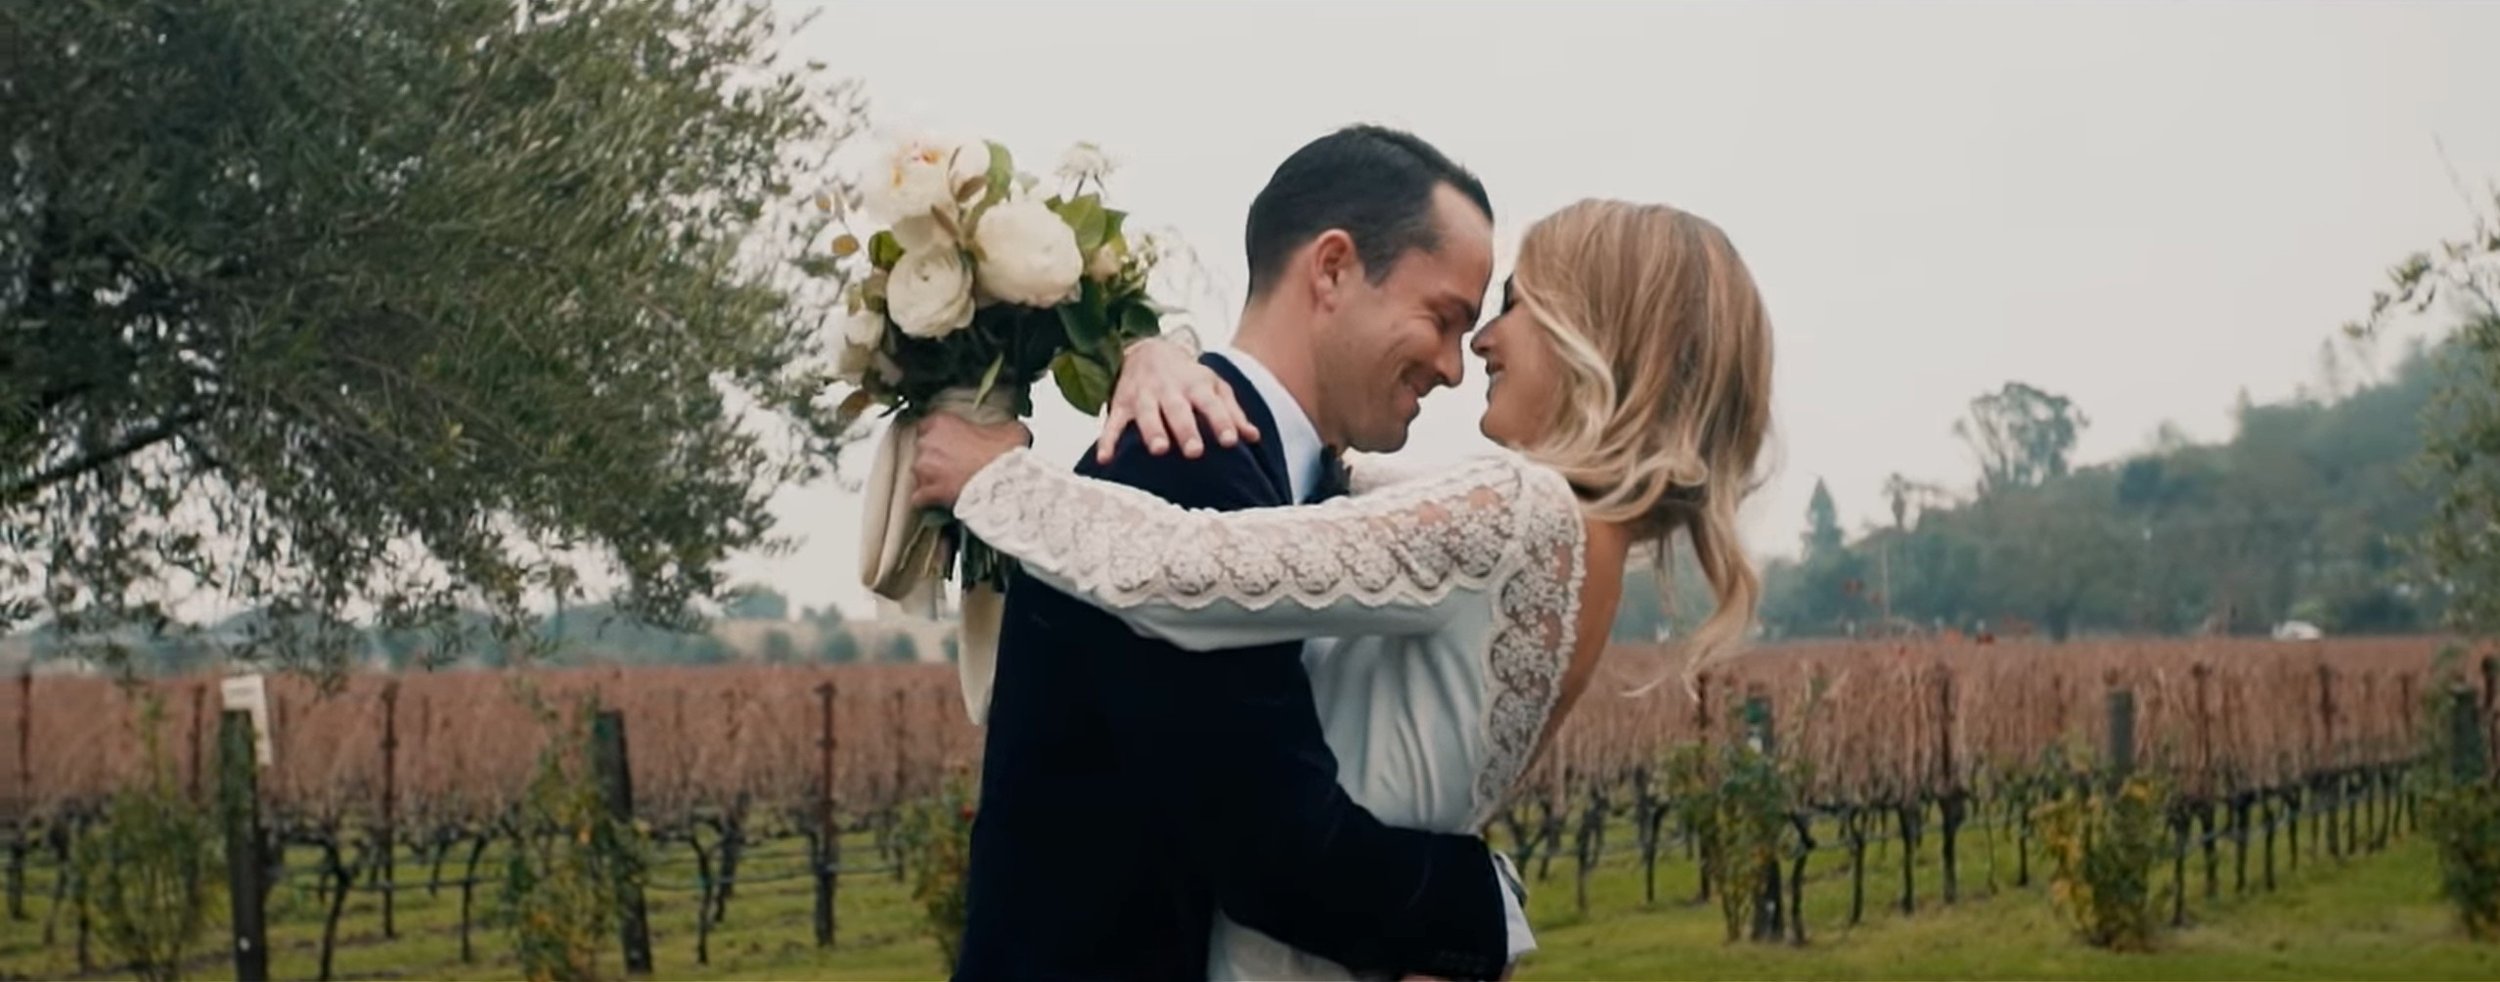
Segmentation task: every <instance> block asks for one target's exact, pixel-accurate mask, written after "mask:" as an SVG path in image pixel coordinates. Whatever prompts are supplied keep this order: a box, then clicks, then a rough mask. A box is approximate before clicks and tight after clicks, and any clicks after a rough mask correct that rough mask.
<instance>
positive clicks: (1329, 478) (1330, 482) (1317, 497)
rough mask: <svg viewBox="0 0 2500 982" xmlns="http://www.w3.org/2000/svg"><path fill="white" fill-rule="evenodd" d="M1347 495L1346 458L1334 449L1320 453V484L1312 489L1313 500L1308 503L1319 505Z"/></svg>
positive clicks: (1326, 449)
mask: <svg viewBox="0 0 2500 982" xmlns="http://www.w3.org/2000/svg"><path fill="white" fill-rule="evenodd" d="M1345 493H1346V468H1345V458H1344V457H1343V456H1341V455H1339V454H1338V453H1337V450H1336V448H1334V447H1329V448H1325V449H1322V450H1321V451H1320V453H1319V482H1318V483H1317V484H1316V485H1314V486H1313V487H1312V488H1311V500H1310V501H1309V502H1307V503H1308V504H1318V503H1320V502H1322V501H1326V500H1328V499H1330V498H1334V497H1337V496H1339V495H1342V494H1345Z"/></svg>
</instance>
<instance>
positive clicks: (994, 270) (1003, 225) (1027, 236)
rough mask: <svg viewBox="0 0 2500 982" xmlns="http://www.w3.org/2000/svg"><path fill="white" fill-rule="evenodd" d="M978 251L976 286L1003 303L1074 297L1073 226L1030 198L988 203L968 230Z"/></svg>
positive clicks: (1079, 263)
mask: <svg viewBox="0 0 2500 982" xmlns="http://www.w3.org/2000/svg"><path fill="white" fill-rule="evenodd" d="M972 241H973V244H974V245H975V246H976V247H978V251H979V252H980V255H981V268H980V273H979V276H980V281H981V289H982V290H984V291H986V292H988V293H989V294H990V295H991V296H994V297H997V298H998V299H1000V300H1004V301H1006V302H1008V303H1013V304H1022V305H1024V306H1027V307H1054V306H1057V305H1059V304H1061V303H1063V302H1065V301H1067V299H1068V298H1069V297H1072V296H1075V295H1076V289H1077V287H1076V281H1077V277H1078V276H1080V275H1082V274H1083V273H1084V272H1085V257H1084V256H1083V255H1082V254H1079V253H1078V252H1077V251H1076V230H1075V229H1072V228H1069V227H1068V223H1067V222H1066V221H1064V220H1062V219H1060V217H1059V215H1058V213H1056V212H1053V211H1051V210H1050V208H1049V207H1048V206H1045V205H1043V204H1042V203H1041V202H1039V201H1034V200H1032V199H1030V198H1026V199H1021V200H1017V201H1009V202H1004V203H1001V204H999V205H997V206H995V207H992V208H991V209H990V210H989V212H988V213H986V214H984V215H982V216H981V224H980V227H979V228H976V229H974V230H973V232H972Z"/></svg>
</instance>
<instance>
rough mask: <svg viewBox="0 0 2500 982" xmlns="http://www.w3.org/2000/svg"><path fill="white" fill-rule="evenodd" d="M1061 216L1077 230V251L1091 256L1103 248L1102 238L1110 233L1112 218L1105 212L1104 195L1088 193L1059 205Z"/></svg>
mask: <svg viewBox="0 0 2500 982" xmlns="http://www.w3.org/2000/svg"><path fill="white" fill-rule="evenodd" d="M1059 218H1060V220H1062V221H1065V222H1067V223H1068V227H1069V228H1072V229H1075V230H1076V251H1077V253H1078V254H1079V255H1086V256H1090V255H1093V254H1094V250H1096V249H1099V248H1102V240H1103V238H1104V237H1105V236H1107V235H1109V234H1110V229H1111V218H1110V216H1109V215H1106V214H1104V213H1103V209H1102V196H1101V195H1098V194H1088V195H1083V196H1080V197H1078V198H1077V199H1076V200H1074V201H1070V202H1068V203H1067V204H1064V205H1061V206H1059Z"/></svg>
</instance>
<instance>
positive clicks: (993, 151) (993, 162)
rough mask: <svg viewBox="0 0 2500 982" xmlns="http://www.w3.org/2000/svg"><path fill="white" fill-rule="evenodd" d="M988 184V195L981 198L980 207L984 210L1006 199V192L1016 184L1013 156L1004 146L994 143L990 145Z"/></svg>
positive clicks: (1014, 159)
mask: <svg viewBox="0 0 2500 982" xmlns="http://www.w3.org/2000/svg"><path fill="white" fill-rule="evenodd" d="M989 182H990V190H989V193H988V194H985V195H982V196H981V207H982V208H985V209H986V208H988V207H989V206H991V205H994V204H997V203H998V200H999V199H1001V198H1004V197H1006V196H1007V190H1008V189H1009V188H1011V187H1013V186H1015V183H1016V158H1015V155H1013V154H1010V153H1008V152H1007V148H1006V147H1005V146H1003V145H1001V144H998V143H995V142H993V143H991V144H990V174H989Z"/></svg>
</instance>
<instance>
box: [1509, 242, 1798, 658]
mask: <svg viewBox="0 0 2500 982" xmlns="http://www.w3.org/2000/svg"><path fill="white" fill-rule="evenodd" d="M1511 289H1512V290H1513V294H1514V299H1515V301H1516V302H1517V303H1518V304H1520V305H1522V306H1524V307H1525V308H1527V312H1528V314H1529V315H1530V317H1531V319H1532V320H1533V321H1534V322H1535V323H1537V324H1538V325H1540V326H1541V327H1542V328H1543V329H1544V331H1545V333H1546V335H1547V337H1548V338H1549V339H1550V340H1551V341H1552V342H1553V346H1554V350H1555V352H1556V354H1557V356H1558V358H1557V360H1558V361H1559V362H1560V364H1561V366H1562V373H1563V382H1562V385H1561V391H1560V392H1559V393H1557V398H1556V399H1555V400H1554V403H1553V406H1554V409H1553V415H1552V417H1551V419H1550V420H1548V425H1547V426H1546V427H1545V430H1544V433H1543V435H1542V436H1540V437H1539V438H1537V439H1536V440H1535V441H1534V442H1533V444H1532V445H1530V446H1527V447H1523V448H1521V451H1522V452H1523V453H1525V454H1526V455H1527V456H1529V457H1530V458H1531V459H1534V460H1537V461H1538V462H1540V463H1543V464H1545V465H1546V466H1549V467H1552V468H1554V469H1555V470H1557V471H1559V472H1561V473H1562V474H1563V475H1564V476H1565V477H1567V478H1569V479H1570V481H1571V483H1572V485H1573V486H1574V487H1576V488H1579V489H1580V492H1581V494H1582V495H1583V496H1584V506H1583V507H1584V510H1585V512H1586V514H1587V515H1588V517H1589V518H1591V519H1593V520H1597V521H1607V522H1618V523H1622V524H1625V525H1628V526H1630V527H1631V528H1632V529H1633V530H1634V532H1635V534H1636V536H1637V539H1636V541H1637V542H1638V543H1639V544H1640V545H1641V546H1642V547H1643V548H1646V549H1647V550H1648V551H1649V552H1650V553H1651V554H1652V555H1653V557H1654V560H1655V563H1656V566H1657V569H1658V574H1659V584H1660V588H1661V589H1662V590H1664V591H1666V592H1667V593H1668V596H1669V599H1670V602H1672V597H1673V592H1672V590H1671V589H1670V588H1669V586H1668V567H1669V565H1670V563H1671V561H1672V558H1673V556H1674V538H1675V533H1676V532H1677V531H1679V530H1681V531H1683V532H1684V533H1685V534H1686V535H1688V536H1690V537H1691V540H1692V544H1693V555H1694V557H1695V558H1696V559H1698V560H1699V561H1700V565H1701V570H1702V574H1703V575H1704V576H1705V577H1707V578H1708V579H1709V581H1710V591H1711V593H1712V594H1713V595H1714V596H1716V598H1717V602H1718V603H1717V609H1715V610H1714V611H1712V612H1711V614H1710V616H1709V618H1708V619H1707V620H1705V621H1703V622H1702V624H1701V626H1700V628H1699V629H1697V630H1696V631H1694V632H1693V634H1692V636H1691V638H1690V640H1689V641H1688V642H1687V649H1688V650H1687V656H1688V657H1687V659H1686V661H1685V667H1684V680H1685V684H1686V687H1687V688H1688V689H1690V688H1691V686H1692V683H1693V680H1694V679H1695V678H1697V677H1698V673H1699V672H1700V670H1701V669H1702V667H1703V666H1705V665H1708V664H1710V663H1712V662H1715V661H1717V660H1718V659H1720V658H1723V657H1725V656H1727V655H1728V654H1731V653H1733V652H1734V651H1735V649H1736V647H1737V645H1739V644H1740V643H1741V642H1742V641H1743V639H1744V636H1745V634H1746V632H1747V630H1748V629H1749V628H1750V627H1751V626H1752V623H1753V617H1754V611H1755V607H1756V606H1757V604H1758V603H1759V602H1760V599H1761V594H1762V581H1761V578H1760V577H1759V576H1758V575H1757V574H1756V573H1755V571H1754V568H1753V561H1752V560H1751V559H1750V558H1748V557H1747V556H1746V555H1745V550H1744V547H1743V545H1742V544H1741V543H1739V542H1738V541H1737V535H1736V509H1737V505H1738V504H1740V503H1741V502H1742V501H1743V500H1744V498H1745V496H1746V495H1748V494H1751V493H1752V492H1753V490H1754V489H1755V488H1756V487H1758V486H1759V485H1760V479H1759V476H1758V475H1757V474H1756V473H1755V466H1756V461H1757V459H1758V458H1759V457H1760V456H1761V453H1762V446H1763V442H1764V440H1765V438H1766V435H1767V433H1768V431H1769V429H1770V424H1771V325H1770V318H1769V316H1768V315H1767V314H1766V313H1765V312H1764V310H1763V306H1762V297H1761V294H1760V293H1759V292H1758V291H1757V290H1756V289H1755V288H1754V282H1753V274H1752V273H1750V272H1748V271H1747V270H1746V268H1745V262H1744V260H1743V259H1742V258H1740V257H1739V256H1738V255H1737V253H1736V247H1735V246H1734V245H1733V244H1731V243H1730V242H1729V241H1728V238H1727V234H1726V233H1725V232H1722V231H1720V229H1719V227H1718V226H1717V225H1714V224H1711V223H1710V222H1709V221H1708V220H1707V219H1704V218H1701V217H1699V216H1697V215H1693V214H1689V213H1687V212H1683V211H1678V210H1676V209H1674V208H1670V207H1667V206H1665V205H1643V204H1633V203H1630V202H1624V201H1609V200H1584V201H1581V202H1579V203H1576V204H1573V205H1571V206H1570V207H1567V208H1564V209H1563V210H1561V211H1559V212H1556V213H1554V214H1552V215H1550V216H1547V217H1546V218H1545V219H1543V220H1542V221H1539V222H1537V223H1536V225H1535V226H1533V227H1531V228H1529V229H1528V232H1527V235H1526V236H1525V237H1524V238H1523V239H1522V240H1521V242H1520V246H1519V259H1518V262H1517V264H1516V265H1515V267H1514V269H1513V271H1512V274H1511ZM1653 684H1654V683H1653ZM1647 688H1648V687H1647V686H1644V687H1643V689H1644V690H1646V689H1647Z"/></svg>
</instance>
